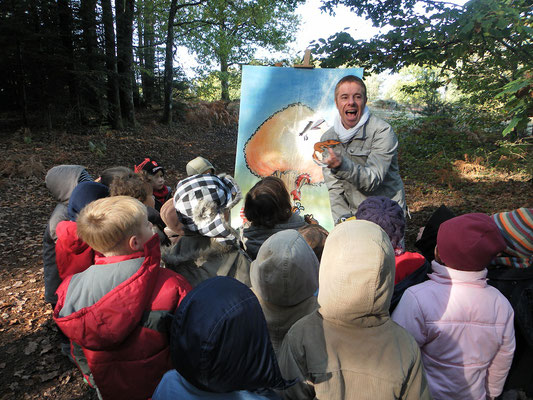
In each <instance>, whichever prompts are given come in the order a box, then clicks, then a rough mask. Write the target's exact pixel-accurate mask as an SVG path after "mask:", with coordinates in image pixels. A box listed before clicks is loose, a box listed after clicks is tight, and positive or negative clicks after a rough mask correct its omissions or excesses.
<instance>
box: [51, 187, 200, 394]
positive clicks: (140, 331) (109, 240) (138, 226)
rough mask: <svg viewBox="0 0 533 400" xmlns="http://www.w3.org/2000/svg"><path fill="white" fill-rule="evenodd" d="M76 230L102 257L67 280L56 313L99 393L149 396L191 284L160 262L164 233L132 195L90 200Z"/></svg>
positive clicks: (167, 355) (167, 359) (167, 363)
mask: <svg viewBox="0 0 533 400" xmlns="http://www.w3.org/2000/svg"><path fill="white" fill-rule="evenodd" d="M78 232H79V235H80V238H81V240H83V241H84V242H85V243H87V244H88V245H89V246H91V248H94V249H95V250H96V251H97V252H99V253H101V254H102V255H103V256H102V257H100V256H97V258H96V261H95V264H94V265H92V266H91V267H89V268H88V269H86V270H85V271H83V272H80V273H77V274H75V275H71V276H70V277H68V278H67V279H65V280H64V281H63V283H62V284H61V286H60V287H59V289H58V291H57V294H58V303H57V306H56V309H55V311H54V320H55V322H56V323H57V325H58V326H59V328H60V329H61V330H62V331H63V332H64V333H65V335H67V337H69V338H70V340H71V343H72V347H71V352H72V356H73V358H74V359H75V361H76V365H77V366H78V368H79V369H80V370H81V372H82V373H83V374H84V377H85V379H86V380H87V382H89V384H90V385H91V386H92V387H95V388H96V389H97V393H98V395H99V398H101V399H104V400H106V399H128V400H135V399H138V400H141V399H143V400H145V399H147V398H148V397H150V395H151V394H152V393H153V391H154V389H155V387H156V386H157V384H158V382H159V381H160V380H161V377H162V376H163V374H164V373H165V372H166V371H168V370H169V369H170V368H171V364H170V353H169V342H168V338H169V332H168V324H167V319H168V316H169V315H170V316H171V315H172V314H173V313H174V312H175V311H176V308H177V307H178V304H179V302H180V301H181V300H182V299H183V298H184V297H185V295H186V294H187V293H188V292H189V291H190V289H191V288H190V285H189V284H188V283H187V281H186V280H185V279H184V278H183V277H182V276H180V275H178V274H176V273H175V272H173V271H170V270H168V269H165V268H161V267H160V261H161V253H160V249H159V239H158V238H157V235H154V234H153V233H152V230H151V224H150V223H149V222H148V217H147V212H146V207H145V206H144V205H143V204H142V203H141V202H139V201H138V200H136V199H134V198H131V197H128V196H115V197H108V198H104V199H99V200H96V201H94V202H92V203H91V204H89V205H88V206H87V207H85V208H84V209H83V210H82V211H81V213H80V215H79V217H78Z"/></svg>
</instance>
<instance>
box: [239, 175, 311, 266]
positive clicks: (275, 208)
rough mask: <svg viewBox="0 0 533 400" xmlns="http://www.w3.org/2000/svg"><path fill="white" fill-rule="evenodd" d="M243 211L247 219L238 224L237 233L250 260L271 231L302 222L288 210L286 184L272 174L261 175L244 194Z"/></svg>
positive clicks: (272, 232)
mask: <svg viewBox="0 0 533 400" xmlns="http://www.w3.org/2000/svg"><path fill="white" fill-rule="evenodd" d="M244 215H245V216H246V219H247V220H248V222H247V223H246V224H245V225H243V227H242V228H241V230H242V231H241V236H242V238H243V239H242V240H243V243H244V246H245V248H246V252H247V253H248V255H249V256H250V257H251V259H252V260H254V259H255V257H256V256H257V252H258V251H259V247H261V245H262V244H263V242H264V241H265V240H267V239H268V238H269V237H270V236H272V235H273V234H274V233H276V232H280V231H282V230H285V229H299V228H301V227H302V226H304V225H305V221H304V219H303V218H302V217H301V216H300V215H298V214H296V213H293V212H292V206H291V198H290V196H289V192H288V191H287V187H286V186H285V184H284V183H283V181H282V180H281V179H279V178H277V177H275V176H267V177H266V178H263V179H262V180H260V181H259V182H257V183H256V184H255V185H254V186H253V187H252V188H251V189H250V191H249V192H248V193H247V194H246V198H245V199H244Z"/></svg>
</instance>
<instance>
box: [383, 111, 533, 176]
mask: <svg viewBox="0 0 533 400" xmlns="http://www.w3.org/2000/svg"><path fill="white" fill-rule="evenodd" d="M486 124H487V125H489V124H490V121H487V122H486ZM391 125H392V126H393V127H394V131H395V132H396V134H397V135H398V140H399V149H400V150H399V160H400V169H401V172H402V177H404V179H416V180H419V181H423V182H424V181H425V182H435V181H439V180H440V181H443V180H444V181H445V180H446V179H447V178H448V175H449V176H452V175H453V173H454V164H455V163H456V162H457V161H458V160H459V161H460V162H462V161H468V160H470V161H472V162H473V163H474V164H476V165H479V166H480V170H482V171H480V172H479V174H481V175H482V174H483V173H484V174H486V175H487V176H488V175H490V174H492V175H495V174H496V175H497V174H502V173H503V174H515V175H516V174H525V175H526V177H529V179H531V177H532V176H533V160H531V157H528V154H529V153H530V152H531V144H530V143H527V142H525V141H509V140H502V139H501V135H500V134H499V130H498V129H497V128H496V129H493V131H492V132H489V134H487V135H484V136H483V141H481V140H480V138H479V137H478V136H477V135H476V134H475V131H474V130H473V129H472V127H469V126H467V125H465V124H464V123H463V122H461V121H460V120H457V119H455V118H451V117H449V116H442V115H439V116H430V117H418V118H406V117H403V118H397V119H393V120H391ZM443 177H444V179H443ZM465 183H467V182H465Z"/></svg>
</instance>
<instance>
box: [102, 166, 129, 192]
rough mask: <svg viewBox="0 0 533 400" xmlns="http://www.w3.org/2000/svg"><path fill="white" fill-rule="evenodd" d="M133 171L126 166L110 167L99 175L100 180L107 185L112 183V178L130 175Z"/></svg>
mask: <svg viewBox="0 0 533 400" xmlns="http://www.w3.org/2000/svg"><path fill="white" fill-rule="evenodd" d="M133 173H134V172H133V170H132V169H131V168H128V167H111V168H108V169H106V170H104V172H102V174H101V175H100V182H101V183H102V184H103V185H106V186H107V187H109V186H110V185H111V183H113V179H114V178H116V177H119V176H128V175H132V174H133Z"/></svg>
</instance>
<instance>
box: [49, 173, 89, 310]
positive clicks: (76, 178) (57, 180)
mask: <svg viewBox="0 0 533 400" xmlns="http://www.w3.org/2000/svg"><path fill="white" fill-rule="evenodd" d="M91 180H92V179H91V176H90V175H89V174H88V173H87V171H86V170H85V168H84V167H82V166H81V165H57V166H55V167H53V168H51V169H50V170H49V171H48V173H47V174H46V177H45V180H44V181H45V184H46V187H47V188H48V190H49V191H50V193H51V194H52V196H53V197H54V198H55V199H56V200H57V202H58V203H57V205H56V207H55V208H54V211H52V215H51V216H50V219H49V220H48V223H47V224H46V228H45V230H44V235H43V268H44V300H45V301H46V302H47V303H52V304H55V303H56V302H57V296H56V294H55V293H56V290H57V288H58V287H59V284H60V283H61V278H60V277H59V272H58V271H57V265H56V250H55V246H56V240H57V236H56V226H57V224H58V223H60V222H61V221H66V220H68V212H67V207H68V200H69V198H70V195H71V193H72V191H73V190H74V188H75V187H76V186H77V185H78V183H80V182H84V181H91Z"/></svg>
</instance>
